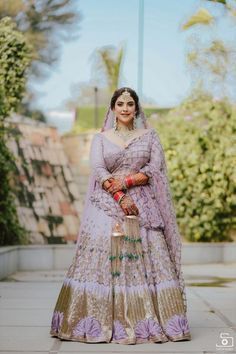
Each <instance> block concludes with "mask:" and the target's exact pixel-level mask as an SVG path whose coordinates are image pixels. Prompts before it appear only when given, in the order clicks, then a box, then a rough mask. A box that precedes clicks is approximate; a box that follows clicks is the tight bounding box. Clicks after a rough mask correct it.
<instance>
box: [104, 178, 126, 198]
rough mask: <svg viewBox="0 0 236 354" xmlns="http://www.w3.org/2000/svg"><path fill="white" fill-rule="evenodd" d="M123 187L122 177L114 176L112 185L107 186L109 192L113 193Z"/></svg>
mask: <svg viewBox="0 0 236 354" xmlns="http://www.w3.org/2000/svg"><path fill="white" fill-rule="evenodd" d="M122 189H123V180H122V179H120V178H114V179H113V180H112V181H111V184H110V187H108V188H107V192H108V193H111V194H112V195H113V194H114V193H116V192H118V191H121V190H122Z"/></svg>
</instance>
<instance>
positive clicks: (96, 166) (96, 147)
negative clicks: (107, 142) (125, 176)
mask: <svg viewBox="0 0 236 354" xmlns="http://www.w3.org/2000/svg"><path fill="white" fill-rule="evenodd" d="M89 161H90V168H91V170H92V172H93V174H94V176H95V178H96V180H97V181H98V182H99V183H100V185H101V187H102V186H103V183H104V181H107V180H109V179H110V178H112V174H111V173H110V172H109V171H108V170H107V167H106V164H105V161H104V157H103V146H102V137H101V136H100V135H99V134H95V135H94V137H93V140H92V143H91V148H90V156H89Z"/></svg>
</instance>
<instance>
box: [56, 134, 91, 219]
mask: <svg viewBox="0 0 236 354" xmlns="http://www.w3.org/2000/svg"><path fill="white" fill-rule="evenodd" d="M95 133H96V131H91V132H88V133H80V134H77V135H69V134H67V135H64V136H63V137H62V144H63V147H64V151H65V153H66V155H67V158H68V160H69V163H70V166H71V169H72V173H73V176H74V178H75V182H76V184H77V186H78V189H79V195H80V201H81V203H80V208H81V209H80V212H81V211H82V209H83V202H84V199H85V195H86V191H87V186H88V178H89V174H90V167H89V151H90V145H91V141H92V138H93V136H94V134H95Z"/></svg>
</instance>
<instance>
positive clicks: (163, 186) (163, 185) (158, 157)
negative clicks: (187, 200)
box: [79, 106, 187, 311]
mask: <svg viewBox="0 0 236 354" xmlns="http://www.w3.org/2000/svg"><path fill="white" fill-rule="evenodd" d="M139 109H140V113H139V116H137V117H136V118H135V119H136V127H137V128H143V129H150V128H151V127H150V125H149V124H148V122H147V119H146V116H145V114H144V112H143V110H142V108H141V106H139ZM113 125H114V113H113V111H112V109H111V108H109V109H108V111H107V114H106V116H105V120H104V123H103V126H102V128H101V132H103V131H105V130H108V129H111V128H112V127H113ZM151 149H152V150H151V157H150V160H149V162H148V163H147V164H146V165H145V166H143V168H142V171H141V172H143V173H145V174H146V175H147V176H148V177H149V184H150V185H151V188H152V191H153V194H154V196H155V199H156V200H157V203H158V206H159V211H160V213H161V217H162V219H163V222H164V229H163V233H164V237H165V240H166V244H167V247H168V251H169V255H170V259H171V261H172V263H173V264H174V266H175V270H176V275H177V278H178V280H179V285H180V289H181V292H182V296H183V302H184V308H185V311H186V310H187V302H186V294H185V284H184V279H183V275H182V271H181V247H182V245H181V236H180V234H179V230H178V226H177V222H176V214H175V210H174V206H173V202H172V197H171V190H170V185H169V181H168V175H167V167H166V162H165V155H164V151H163V148H162V145H161V142H160V139H159V136H158V134H157V133H156V132H155V139H154V140H153V142H152V148H151ZM91 154H93V151H92V150H91V151H90V158H91ZM108 173H110V172H109V171H108ZM95 184H96V177H95V175H94V174H93V172H92V173H91V175H90V177H89V183H88V190H87V194H86V198H85V204H84V212H83V215H82V218H81V225H80V230H81V228H82V227H83V221H84V219H85V218H84V215H85V213H86V211H87V209H88V205H89V202H90V197H92V195H93V192H94V190H95ZM100 188H102V187H100ZM79 233H80V231H79Z"/></svg>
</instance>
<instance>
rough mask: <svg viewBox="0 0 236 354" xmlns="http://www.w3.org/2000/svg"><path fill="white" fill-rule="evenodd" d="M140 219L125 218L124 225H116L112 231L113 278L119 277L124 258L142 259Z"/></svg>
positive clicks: (111, 257) (135, 217)
mask: <svg viewBox="0 0 236 354" xmlns="http://www.w3.org/2000/svg"><path fill="white" fill-rule="evenodd" d="M141 242H142V240H141V236H140V228H139V219H138V217H137V216H135V215H127V216H125V220H124V223H123V225H121V224H119V223H116V224H115V225H114V227H113V229H112V236H111V256H110V260H111V263H112V267H111V269H112V276H113V277H115V276H119V275H120V272H121V262H122V259H123V258H124V257H127V258H128V259H129V260H137V259H139V257H142V245H141Z"/></svg>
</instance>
